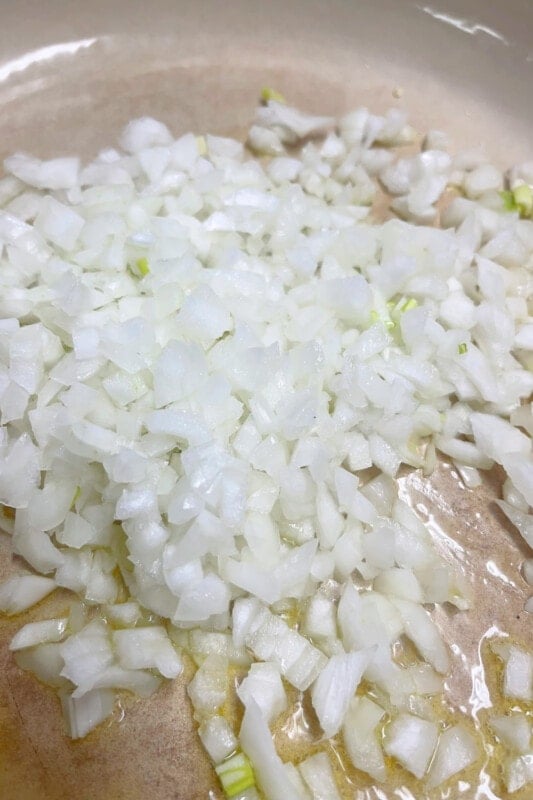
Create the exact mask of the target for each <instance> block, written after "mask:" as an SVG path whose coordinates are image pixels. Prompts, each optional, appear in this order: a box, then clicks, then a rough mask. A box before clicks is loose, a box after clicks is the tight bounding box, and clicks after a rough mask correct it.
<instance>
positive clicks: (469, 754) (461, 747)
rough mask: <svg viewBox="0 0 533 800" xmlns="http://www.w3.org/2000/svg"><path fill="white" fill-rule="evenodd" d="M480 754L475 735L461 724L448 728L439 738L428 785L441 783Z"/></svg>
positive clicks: (472, 761)
mask: <svg viewBox="0 0 533 800" xmlns="http://www.w3.org/2000/svg"><path fill="white" fill-rule="evenodd" d="M478 756H479V752H478V748H477V745H476V742H475V739H474V737H473V736H472V734H471V733H469V732H468V731H467V730H466V728H464V727H463V726H462V725H461V724H459V725H454V726H453V727H451V728H447V730H445V731H444V732H443V733H442V734H441V736H440V739H439V744H438V746H437V750H436V752H435V757H434V759H433V763H432V764H431V770H430V772H429V777H428V786H431V787H433V786H440V784H441V783H443V782H444V781H446V780H448V778H451V776H452V775H456V774H457V773H458V772H461V771H462V770H463V769H466V768H467V767H469V766H470V764H473V763H474V762H475V761H476V760H477V758H478Z"/></svg>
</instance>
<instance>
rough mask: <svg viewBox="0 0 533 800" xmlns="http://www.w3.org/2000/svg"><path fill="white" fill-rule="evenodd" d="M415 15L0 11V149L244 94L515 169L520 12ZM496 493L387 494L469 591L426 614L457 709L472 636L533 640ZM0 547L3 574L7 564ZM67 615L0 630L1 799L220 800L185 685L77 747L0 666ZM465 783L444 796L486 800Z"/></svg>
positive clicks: (532, 108)
mask: <svg viewBox="0 0 533 800" xmlns="http://www.w3.org/2000/svg"><path fill="white" fill-rule="evenodd" d="M427 2H428V3H431V5H428V6H424V5H423V0H422V2H421V4H420V5H416V4H415V3H413V2H408V0H405V1H400V0H371V2H370V1H368V2H363V1H362V0H359V2H357V1H356V0H352V1H351V2H349V1H347V2H342V1H341V0H329V2H319V1H318V0H299V1H293V0H269V2H265V1H264V0H263V1H262V2H261V0H257V1H256V0H225V2H220V1H219V0H208V1H203V0H197V2H194V3H191V2H179V1H178V0H150V2H146V0H142V1H139V0H115V2H113V3H108V2H104V1H103V0H91V2H87V1H86V0H84V1H83V2H78V0H69V1H68V2H66V0H63V1H61V0H47V2H46V3H42V2H39V0H18V2H17V3H13V2H9V0H8V1H7V2H3V1H2V2H0V12H1V17H0V19H1V25H0V155H1V156H2V157H4V156H5V155H7V154H9V153H11V152H13V151H14V150H27V151H30V152H33V153H35V154H36V155H39V156H51V155H55V154H65V153H76V154H78V153H80V154H82V155H85V156H87V157H89V156H92V155H94V154H95V153H96V152H97V150H98V149H99V148H100V147H102V146H105V145H108V144H112V143H113V142H114V141H115V140H116V137H117V134H118V133H119V131H120V129H121V127H122V125H124V123H126V122H127V121H128V120H129V119H131V118H132V117H135V116H140V115H145V114H148V115H152V116H155V117H157V118H159V119H162V120H163V121H164V122H166V123H167V124H168V125H169V126H170V127H171V129H172V130H173V131H174V132H175V133H180V132H184V131H186V130H191V129H192V130H194V131H196V132H198V133H200V132H203V131H206V130H209V131H211V132H218V133H222V134H228V133H229V134H239V133H242V131H243V130H244V129H245V127H246V124H247V123H248V121H249V119H250V116H251V114H252V111H253V108H254V104H255V102H256V99H257V96H258V92H259V90H260V87H261V86H263V85H273V86H275V87H276V88H277V89H279V90H280V91H282V92H283V93H284V94H285V95H286V96H288V97H289V98H290V99H291V101H294V102H295V103H297V104H300V105H301V106H302V107H304V108H306V109H308V110H310V111H315V112H318V113H340V112H343V111H346V110H348V109H350V108H351V107H353V106H355V105H358V104H365V105H368V106H369V107H371V108H372V109H373V110H374V111H383V110H384V109H385V108H387V107H389V106H391V105H396V106H398V107H406V108H408V109H409V111H410V114H411V119H412V121H413V123H414V124H415V125H417V126H419V127H421V128H423V127H437V128H441V129H444V130H446V131H448V132H449V133H450V134H451V136H452V140H453V142H454V143H455V145H457V146H460V147H463V146H482V147H484V148H485V150H486V151H487V153H489V154H490V155H491V156H492V157H493V158H495V159H496V160H497V161H498V162H499V163H501V165H502V166H504V165H506V164H509V163H510V162H512V161H515V160H519V159H524V158H526V157H528V156H529V157H531V155H532V141H531V136H530V131H531V129H532V127H533V102H532V101H533V89H532V88H531V87H532V86H533V5H532V4H531V3H530V2H529V0H507V2H506V3H504V4H495V3H490V4H489V3H486V2H483V0H479V2H475V1H474V0H453V2H452V0H427ZM496 6H499V10H498V9H496V8H495V7H496ZM398 87H401V89H402V90H403V94H402V96H401V98H400V99H397V98H395V97H394V96H393V91H394V90H395V89H397V88H398ZM395 94H398V92H395ZM497 484H498V475H497V474H492V475H491V476H489V477H488V478H487V480H486V482H485V484H484V486H483V487H482V488H481V489H479V490H477V491H475V492H472V491H468V490H466V489H465V488H464V487H463V486H462V484H461V482H460V481H459V480H458V478H457V476H456V475H455V474H454V472H453V470H451V469H450V468H449V467H448V466H447V465H445V464H441V465H440V466H439V469H438V470H437V472H436V474H435V475H434V476H432V478H431V479H430V480H426V479H423V478H422V477H421V476H420V475H417V474H413V475H411V476H410V477H409V478H407V479H406V480H405V482H404V484H403V487H402V491H403V492H405V493H406V495H407V496H408V497H409V498H410V500H411V502H412V503H413V505H414V507H415V508H416V509H417V511H418V513H419V514H420V515H421V517H422V518H423V519H425V520H426V521H428V522H429V524H430V526H431V529H432V531H433V532H434V534H435V536H436V537H437V540H438V544H439V546H442V547H443V548H445V549H446V550H447V552H448V553H450V556H449V557H450V558H451V559H452V560H454V561H455V562H456V563H458V564H459V565H460V566H461V567H462V569H463V570H464V572H465V573H466V574H467V575H468V576H469V580H470V581H471V583H472V586H473V590H474V592H475V596H476V597H477V604H476V610H475V611H473V612H472V613H471V614H470V615H468V616H465V615H461V618H460V619H457V617H453V618H452V617H448V616H447V615H446V614H445V613H441V614H440V619H439V622H440V624H441V625H442V627H443V629H444V631H445V635H446V637H447V639H448V641H449V642H450V643H454V644H455V645H456V646H457V648H456V649H457V655H456V657H455V660H454V670H453V675H452V677H451V679H450V681H449V692H450V696H451V698H452V699H453V701H454V702H456V703H457V704H463V705H465V706H466V707H467V708H468V707H469V705H468V704H469V703H470V705H472V702H473V701H472V699H471V697H470V695H471V688H472V686H471V671H472V669H476V667H477V668H478V674H479V653H478V646H479V641H480V639H481V637H482V636H483V635H484V634H485V633H486V632H487V631H488V630H490V629H491V627H493V626H495V627H496V628H499V629H501V630H504V631H506V632H508V633H510V634H511V635H512V636H513V637H514V638H516V639H518V640H519V641H522V642H526V643H527V642H528V641H529V642H530V643H531V642H532V641H533V634H532V624H531V621H530V620H531V618H530V619H529V620H528V618H527V615H526V614H525V613H524V612H523V610H522V609H523V603H524V599H525V597H526V596H527V593H526V586H525V584H524V582H523V581H522V579H521V577H520V575H519V566H520V564H521V562H522V560H523V558H524V555H525V552H524V550H523V549H522V547H521V545H520V542H519V541H518V539H517V537H516V535H514V534H513V532H512V531H511V530H509V529H507V528H506V527H505V525H504V523H503V521H502V518H501V516H500V515H498V514H497V513H496V510H495V507H494V505H493V499H494V496H495V492H496V491H497ZM0 539H1V540H2V541H1V548H2V550H1V553H0V577H3V576H4V575H7V574H9V573H11V572H13V571H16V570H17V569H20V564H17V563H13V562H12V561H11V559H10V557H9V549H8V542H7V537H4V536H1V535H0ZM450 541H451V542H452V544H453V547H452V546H451V545H450ZM68 603H69V598H68V597H67V595H66V594H65V595H61V596H59V597H55V598H54V600H53V601H50V602H45V603H43V604H41V605H40V606H39V607H38V608H37V609H35V610H34V611H33V612H32V613H31V614H28V615H26V616H25V617H24V619H19V618H15V619H11V620H7V621H6V620H2V621H1V622H0V798H2V800H33V798H36V799H38V800H67V798H69V799H70V798H74V797H75V798H77V800H141V798H143V799H144V798H146V797H147V796H149V797H150V798H151V800H207V798H208V797H209V798H218V797H219V796H220V795H219V793H218V790H217V788H216V780H215V778H214V774H213V772H212V770H211V768H210V766H209V764H208V762H207V760H206V758H205V757H204V755H203V754H202V751H201V748H200V746H199V744H198V742H197V739H196V736H195V732H194V726H193V723H192V719H191V715H190V710H189V707H188V705H187V702H186V695H185V688H184V683H183V682H179V681H177V682H175V683H174V684H172V685H170V684H169V685H167V686H166V687H164V688H163V689H162V690H161V691H160V692H159V693H158V694H157V695H156V696H155V697H153V698H151V699H150V700H148V701H135V702H128V703H127V704H126V706H127V707H126V708H125V710H124V713H123V714H122V713H120V709H119V710H118V711H117V714H116V716H115V718H114V719H113V720H112V721H111V722H110V723H109V724H107V723H106V724H104V725H103V726H101V728H100V729H98V730H97V731H96V732H94V733H93V734H91V735H90V736H89V737H88V738H87V739H86V740H84V741H81V742H75V743H72V742H70V741H69V740H68V739H67V738H66V737H65V735H64V731H63V725H62V721H61V715H60V710H59V704H58V702H57V700H56V698H55V696H54V694H53V693H52V692H51V691H48V690H46V689H45V688H44V687H42V686H40V685H39V684H37V683H36V681H34V680H33V679H32V678H31V676H29V675H28V674H24V673H22V672H21V671H20V670H18V669H17V667H16V666H15V665H14V664H13V662H12V661H11V659H10V656H9V653H8V650H7V644H8V642H9V640H10V638H11V636H12V635H13V633H14V632H15V630H16V629H17V628H18V627H20V625H21V624H22V622H25V621H28V620H29V619H34V618H41V619H42V618H44V617H45V616H46V615H47V614H51V613H57V612H59V613H61V612H62V611H65V609H66V608H67V607H68ZM121 717H122V719H121ZM478 789H479V787H477V788H476V787H475V786H472V787H470V789H469V790H468V791H467V790H465V792H464V793H462V794H461V797H464V798H465V800H466V798H467V797H475V796H478V797H487V798H488V797H490V796H491V795H489V794H484V793H483V792H482V793H481V794H480V793H479V791H478ZM352 796H355V797H357V798H361V800H362V798H363V796H364V797H366V796H367V795H362V794H361V795H358V794H355V795H354V794H353V790H352ZM373 796H374V797H376V796H377V795H373ZM381 796H382V797H383V795H381ZM390 796H392V795H390ZM494 796H495V795H492V797H494ZM368 797H370V794H369V795H368Z"/></svg>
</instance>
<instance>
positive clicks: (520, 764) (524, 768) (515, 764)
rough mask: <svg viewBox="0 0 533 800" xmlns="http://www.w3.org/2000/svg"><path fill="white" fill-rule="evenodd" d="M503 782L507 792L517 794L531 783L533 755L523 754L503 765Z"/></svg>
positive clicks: (532, 779) (532, 777) (532, 778)
mask: <svg viewBox="0 0 533 800" xmlns="http://www.w3.org/2000/svg"><path fill="white" fill-rule="evenodd" d="M504 780H505V785H506V786H507V791H508V792H510V793H512V792H517V791H518V790H519V789H522V787H523V786H526V785H527V784H528V783H531V782H532V781H533V753H532V752H530V753H524V754H523V755H521V756H518V757H517V758H513V759H509V760H508V761H507V762H506V763H505V765H504Z"/></svg>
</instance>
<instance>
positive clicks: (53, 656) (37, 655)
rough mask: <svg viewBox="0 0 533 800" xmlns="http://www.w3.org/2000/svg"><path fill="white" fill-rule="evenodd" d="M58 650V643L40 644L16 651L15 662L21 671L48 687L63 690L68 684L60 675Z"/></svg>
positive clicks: (60, 662)
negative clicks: (31, 673) (28, 672)
mask: <svg viewBox="0 0 533 800" xmlns="http://www.w3.org/2000/svg"><path fill="white" fill-rule="evenodd" d="M60 648H61V644H60V643H59V642H52V643H48V644H40V645H37V647H32V648H29V649H24V650H18V651H17V652H16V653H15V660H16V662H17V664H18V665H19V667H20V668H21V669H27V670H30V672H33V674H34V675H35V676H36V677H37V678H38V679H39V680H40V681H42V682H43V683H45V684H47V685H48V686H53V687H55V688H58V689H61V688H65V686H70V684H69V683H68V681H67V679H66V678H62V677H61V675H60V673H61V670H62V669H63V664H64V661H63V658H62V656H61V653H60Z"/></svg>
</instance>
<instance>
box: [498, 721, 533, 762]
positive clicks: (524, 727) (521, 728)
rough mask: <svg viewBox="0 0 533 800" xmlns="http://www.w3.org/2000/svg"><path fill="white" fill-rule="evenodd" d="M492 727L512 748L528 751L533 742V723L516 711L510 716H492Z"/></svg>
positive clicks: (517, 750)
mask: <svg viewBox="0 0 533 800" xmlns="http://www.w3.org/2000/svg"><path fill="white" fill-rule="evenodd" d="M490 727H491V728H492V730H493V731H494V733H495V734H496V736H497V737H498V739H499V740H500V741H501V742H503V744H505V745H506V746H507V747H510V748H511V750H515V751H516V752H517V753H526V752H527V751H528V749H529V745H530V742H531V732H532V731H531V723H530V721H529V720H528V718H527V717H526V716H525V715H524V714H520V713H515V714H512V715H510V716H508V717H505V716H501V717H491V718H490Z"/></svg>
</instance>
